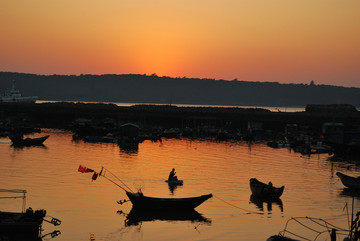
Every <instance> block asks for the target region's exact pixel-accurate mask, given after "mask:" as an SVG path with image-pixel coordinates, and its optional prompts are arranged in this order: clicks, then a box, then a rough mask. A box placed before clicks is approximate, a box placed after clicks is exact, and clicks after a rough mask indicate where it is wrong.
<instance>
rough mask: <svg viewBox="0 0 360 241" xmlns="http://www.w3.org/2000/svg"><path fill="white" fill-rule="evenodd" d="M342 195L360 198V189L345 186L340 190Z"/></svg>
mask: <svg viewBox="0 0 360 241" xmlns="http://www.w3.org/2000/svg"><path fill="white" fill-rule="evenodd" d="M340 196H347V197H356V198H360V192H359V190H357V189H351V188H344V189H343V190H342V191H341V192H340Z"/></svg>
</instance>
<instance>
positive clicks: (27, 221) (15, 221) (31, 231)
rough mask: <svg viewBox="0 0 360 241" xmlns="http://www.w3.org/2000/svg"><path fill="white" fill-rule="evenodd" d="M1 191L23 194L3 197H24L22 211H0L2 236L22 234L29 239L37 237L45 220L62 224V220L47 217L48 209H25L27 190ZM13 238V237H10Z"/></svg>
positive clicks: (0, 232) (3, 190) (54, 223)
mask: <svg viewBox="0 0 360 241" xmlns="http://www.w3.org/2000/svg"><path fill="white" fill-rule="evenodd" d="M0 192H4V193H14V195H18V194H19V195H21V196H10V197H8V196H5V197H4V196H2V197H1V198H2V199H4V198H9V199H10V198H11V199H12V198H23V210H22V212H3V211H0V237H1V236H4V237H11V238H13V237H17V236H19V235H22V236H24V237H26V240H28V239H30V240H31V239H37V238H38V237H39V235H40V233H41V226H42V223H43V221H46V222H49V223H51V224H53V225H60V224H61V221H60V220H58V219H56V218H52V219H51V221H48V220H46V219H45V216H46V211H45V210H43V209H40V210H35V211H34V210H33V209H32V208H28V209H26V211H25V210H24V209H25V199H26V190H18V189H15V190H8V189H0ZM10 240H11V239H10Z"/></svg>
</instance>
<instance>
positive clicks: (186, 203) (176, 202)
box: [126, 192, 212, 211]
mask: <svg viewBox="0 0 360 241" xmlns="http://www.w3.org/2000/svg"><path fill="white" fill-rule="evenodd" d="M126 195H127V196H128V197H129V199H130V201H131V202H132V204H133V207H134V208H136V209H138V210H173V211H181V210H192V209H194V208H196V207H197V206H199V205H200V204H202V203H203V202H205V201H206V200H208V199H209V198H211V197H212V194H207V195H202V196H198V197H188V198H155V197H147V196H144V195H143V194H142V193H141V192H138V193H133V192H126Z"/></svg>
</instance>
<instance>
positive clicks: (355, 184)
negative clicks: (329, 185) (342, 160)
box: [336, 172, 360, 190]
mask: <svg viewBox="0 0 360 241" xmlns="http://www.w3.org/2000/svg"><path fill="white" fill-rule="evenodd" d="M336 175H337V176H338V177H339V178H340V180H341V182H342V183H343V184H344V186H345V187H348V188H351V189H357V190H360V177H352V176H348V175H345V174H343V173H341V172H337V173H336Z"/></svg>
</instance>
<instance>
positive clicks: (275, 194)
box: [250, 178, 285, 199]
mask: <svg viewBox="0 0 360 241" xmlns="http://www.w3.org/2000/svg"><path fill="white" fill-rule="evenodd" d="M284 188H285V186H282V187H274V186H272V184H271V183H269V184H265V183H263V182H260V181H259V180H257V179H256V178H251V179H250V189H251V192H252V194H253V195H254V196H256V197H262V198H268V199H276V198H279V197H280V196H281V195H282V194H283V192H284Z"/></svg>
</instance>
